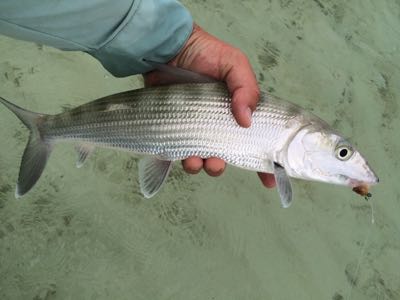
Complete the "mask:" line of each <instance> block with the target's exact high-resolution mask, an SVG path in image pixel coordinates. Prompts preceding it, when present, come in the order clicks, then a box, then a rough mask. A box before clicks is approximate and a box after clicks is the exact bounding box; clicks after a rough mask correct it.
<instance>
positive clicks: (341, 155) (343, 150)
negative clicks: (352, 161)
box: [336, 145, 354, 160]
mask: <svg viewBox="0 0 400 300" xmlns="http://www.w3.org/2000/svg"><path fill="white" fill-rule="evenodd" d="M353 152H354V151H353V149H352V148H351V147H349V146H345V145H342V146H339V147H337V148H336V158H337V159H340V160H348V159H349V158H350V157H351V156H352V155H353Z"/></svg>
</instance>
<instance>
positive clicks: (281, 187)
mask: <svg viewBox="0 0 400 300" xmlns="http://www.w3.org/2000/svg"><path fill="white" fill-rule="evenodd" d="M274 174H275V180H276V186H277V188H278V192H279V197H280V198H281V205H282V207H283V208H287V207H289V206H290V205H291V204H292V185H291V184H290V180H289V176H288V175H287V174H286V171H285V169H284V168H283V167H282V166H281V165H279V164H277V163H274Z"/></svg>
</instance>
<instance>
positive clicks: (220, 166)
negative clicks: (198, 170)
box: [204, 157, 225, 176]
mask: <svg viewBox="0 0 400 300" xmlns="http://www.w3.org/2000/svg"><path fill="white" fill-rule="evenodd" d="M204 170H205V171H206V172H207V174H208V175H210V176H219V175H221V174H222V173H223V172H224V170H225V162H224V161H223V160H222V159H219V158H216V157H211V158H208V159H206V160H205V161H204Z"/></svg>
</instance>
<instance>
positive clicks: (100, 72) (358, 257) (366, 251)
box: [0, 0, 400, 300]
mask: <svg viewBox="0 0 400 300" xmlns="http://www.w3.org/2000/svg"><path fill="white" fill-rule="evenodd" d="M183 2H184V3H185V5H187V7H188V8H189V9H190V10H191V11H192V13H193V15H194V18H195V20H196V22H197V23H199V24H200V25H201V26H203V27H204V28H205V29H206V30H208V31H209V32H211V33H213V34H215V35H216V36H218V37H220V38H222V39H224V40H225V41H227V42H230V43H232V44H234V45H235V46H237V47H239V48H241V49H242V50H243V51H245V52H246V53H247V55H248V56H249V59H250V61H251V63H252V65H253V66H254V69H255V72H256V74H257V77H258V79H259V82H260V85H261V87H262V89H264V90H267V91H270V92H271V93H274V94H276V95H278V96H281V97H283V98H286V99H289V100H291V101H293V102H296V103H298V104H300V105H302V106H303V107H306V108H307V109H309V110H311V111H313V112H314V113H316V114H317V115H319V116H320V117H322V118H323V119H325V120H326V121H328V122H329V123H330V124H332V125H334V127H335V128H337V129H338V130H339V131H341V132H343V133H344V134H345V135H346V136H347V137H349V139H350V140H351V141H353V142H354V143H355V144H356V145H357V147H358V148H359V149H360V150H361V151H362V152H363V153H364V154H365V156H366V157H368V159H369V162H370V164H371V165H372V166H373V168H374V169H375V171H376V172H377V173H378V175H379V177H380V180H381V183H380V184H379V185H378V186H377V187H375V188H373V190H372V193H373V197H372V202H373V206H374V218H375V223H374V224H371V207H370V204H369V203H368V202H366V201H364V200H363V198H362V197H359V196H357V195H356V194H355V193H353V192H352V191H351V190H350V189H348V188H344V187H338V186H333V185H327V184H322V183H312V182H305V181H300V180H294V181H293V186H294V193H295V199H294V204H293V205H292V206H291V207H290V208H289V209H282V208H280V204H279V199H278V195H277V193H276V191H275V190H266V189H265V188H263V187H262V186H261V184H260V183H259V181H258V178H257V175H256V174H253V173H252V172H248V171H244V170H239V169H236V168H233V167H228V169H227V171H226V172H225V173H224V174H223V176H221V177H220V178H216V179H215V178H210V177H208V176H206V175H205V174H200V175H197V176H189V175H187V174H185V173H184V172H183V171H182V168H181V166H180V165H179V164H176V166H175V168H174V170H173V172H172V176H171V177H170V178H169V179H168V182H167V185H166V186H165V187H164V188H163V190H162V191H161V192H160V193H159V194H158V195H157V196H156V197H155V198H154V199H152V200H150V201H149V200H146V199H144V198H143V197H142V196H141V195H140V192H139V188H138V181H137V159H136V158H133V157H132V156H131V155H129V154H127V153H119V152H115V151H110V150H101V149H98V150H96V152H95V154H94V155H93V156H92V157H91V158H90V159H89V161H88V162H87V163H86V164H85V166H84V167H83V168H81V169H76V168H75V159H76V154H75V151H74V149H73V146H72V145H68V144H66V145H65V144H64V145H61V144H60V145H58V146H57V147H56V149H55V151H54V152H53V154H52V156H51V158H50V160H49V163H48V165H47V168H46V170H45V172H44V174H43V176H42V178H41V179H40V181H39V182H38V184H37V185H36V186H35V188H34V189H33V190H32V191H31V192H30V193H29V194H28V195H27V196H25V197H23V198H22V199H20V200H16V199H15V198H14V188H15V182H16V179H17V175H18V169H19V161H20V157H21V155H22V152H23V149H24V147H25V143H26V141H27V137H28V131H27V130H26V129H25V128H24V126H23V125H22V124H21V123H20V122H19V121H18V120H17V119H16V118H15V117H14V116H13V115H12V114H11V113H9V112H8V111H7V110H6V109H5V108H0V138H1V143H0V170H1V172H0V298H1V299H35V300H38V299H47V300H49V299H143V300H144V299H146V300H148V299H174V300H177V299H185V300H189V299H201V300H204V299H215V300H219V299H229V300H232V299H238V300H239V299H240V300H243V299H274V300H275V299H277V300H280V299H282V300H285V299H296V300H299V299H304V300H309V299H318V300H320V299H333V300H341V299H360V300H361V299H362V300H368V299H400V280H399V278H400V277H399V270H400V221H399V212H400V186H399V178H400V171H399V161H400V159H399V155H398V154H399V153H400V135H399V130H400V118H399V114H400V112H399V104H398V103H399V97H400V85H399V82H400V54H399V53H400V52H399V50H400V49H399V48H400V38H399V37H400V19H399V15H398V14H399V13H398V12H399V11H400V4H399V3H398V2H397V1H394V0H392V1H390V0H387V1H379V2H378V1H362V0H358V1H356V0H352V1H322V0H321V1H319V0H314V1H311V0H309V1H291V0H281V1H262V0H252V1H228V0H223V1H218V2H217V1H195V0H191V1H189V0H188V1H183ZM0 53H1V55H0V95H1V96H2V97H4V98H6V99H10V100H12V101H13V102H15V103H16V104H19V105H21V106H23V107H26V108H28V109H31V110H33V111H39V112H43V113H56V112H60V111H62V110H63V109H67V108H70V107H74V106H76V105H79V104H82V103H84V102H87V101H90V100H93V99H95V98H98V97H100V96H104V95H107V94H111V93H115V92H119V91H124V90H128V89H132V88H137V87H140V86H142V81H141V79H140V77H135V76H133V77H129V78H125V79H116V78H113V77H112V76H110V75H109V74H108V73H107V71H105V70H104V69H103V68H102V67H101V65H100V64H99V63H98V62H97V61H96V60H94V59H93V58H91V57H90V56H89V55H86V54H83V53H72V52H61V51H59V50H56V49H52V48H49V47H43V46H39V45H35V44H31V43H26V42H21V41H14V40H11V39H9V38H6V37H0Z"/></svg>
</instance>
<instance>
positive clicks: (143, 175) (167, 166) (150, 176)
mask: <svg viewBox="0 0 400 300" xmlns="http://www.w3.org/2000/svg"><path fill="white" fill-rule="evenodd" d="M171 167H172V162H171V161H168V160H160V159H157V158H154V157H144V158H142V159H141V160H140V161H139V184H140V191H141V192H142V194H143V196H145V197H146V198H151V197H153V196H154V195H155V194H156V193H157V192H158V191H159V190H160V188H161V187H162V185H163V183H164V182H165V179H166V178H167V177H168V174H169V171H170V170H171Z"/></svg>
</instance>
